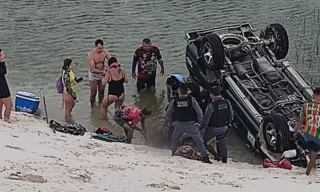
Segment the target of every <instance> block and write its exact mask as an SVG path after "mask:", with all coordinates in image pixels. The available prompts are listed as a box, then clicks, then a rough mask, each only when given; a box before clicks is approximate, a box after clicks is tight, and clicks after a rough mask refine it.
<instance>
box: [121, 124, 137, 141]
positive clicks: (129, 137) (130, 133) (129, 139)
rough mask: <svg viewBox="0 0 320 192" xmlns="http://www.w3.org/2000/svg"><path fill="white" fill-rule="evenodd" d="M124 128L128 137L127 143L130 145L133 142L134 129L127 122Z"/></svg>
mask: <svg viewBox="0 0 320 192" xmlns="http://www.w3.org/2000/svg"><path fill="white" fill-rule="evenodd" d="M122 128H123V129H124V130H125V132H126V136H127V141H128V143H129V144H130V143H131V142H132V136H133V131H134V129H132V128H131V127H130V125H129V124H128V123H127V122H126V123H124V124H123V125H122Z"/></svg>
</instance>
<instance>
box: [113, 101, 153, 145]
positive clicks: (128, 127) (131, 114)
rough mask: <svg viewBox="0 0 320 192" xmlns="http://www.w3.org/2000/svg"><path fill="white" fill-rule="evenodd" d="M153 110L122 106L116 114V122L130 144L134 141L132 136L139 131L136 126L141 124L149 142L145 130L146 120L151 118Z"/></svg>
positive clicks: (145, 137)
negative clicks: (135, 131)
mask: <svg viewBox="0 0 320 192" xmlns="http://www.w3.org/2000/svg"><path fill="white" fill-rule="evenodd" d="M151 113H152V111H151V109H150V108H148V107H146V108H144V109H142V110H140V109H139V108H138V107H135V106H121V107H119V108H117V109H116V110H115V112H114V120H115V121H116V123H117V124H119V125H120V126H121V127H122V128H123V129H124V132H125V134H126V136H127V141H128V143H131V141H132V135H133V131H134V129H137V127H136V125H137V124H138V123H139V122H141V129H142V132H141V133H142V134H143V136H144V139H145V140H146V141H147V132H146V129H145V118H146V117H148V116H150V115H151Z"/></svg>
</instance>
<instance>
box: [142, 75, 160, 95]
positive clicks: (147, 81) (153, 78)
mask: <svg viewBox="0 0 320 192" xmlns="http://www.w3.org/2000/svg"><path fill="white" fill-rule="evenodd" d="M155 85H156V76H155V75H154V76H151V77H150V78H148V79H142V78H139V77H138V79H137V90H138V92H139V91H141V90H142V89H144V88H146V87H147V88H150V87H154V86H155Z"/></svg>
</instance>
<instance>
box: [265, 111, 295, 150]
mask: <svg viewBox="0 0 320 192" xmlns="http://www.w3.org/2000/svg"><path fill="white" fill-rule="evenodd" d="M272 126H273V127H272ZM269 128H273V129H274V130H273V134H274V135H273V136H274V138H275V139H276V140H275V142H271V139H270V134H268V133H267V131H268V129H269ZM262 129H263V130H262V131H263V132H262V133H263V138H264V140H265V143H266V145H267V149H268V150H269V151H271V152H273V153H282V152H284V151H285V150H287V149H288V148H289V147H290V130H289V126H288V123H287V121H286V119H285V117H284V116H283V115H282V114H272V115H268V116H266V117H265V118H264V119H263V121H262Z"/></svg>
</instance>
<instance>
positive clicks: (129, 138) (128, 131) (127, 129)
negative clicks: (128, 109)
mask: <svg viewBox="0 0 320 192" xmlns="http://www.w3.org/2000/svg"><path fill="white" fill-rule="evenodd" d="M113 119H114V120H115V122H116V123H117V124H118V125H120V126H121V127H122V128H123V130H124V133H125V134H126V137H127V143H129V144H130V143H131V141H132V136H133V131H134V130H133V128H132V127H131V126H130V125H129V124H128V123H127V122H126V121H125V120H124V119H122V118H120V117H114V118H113Z"/></svg>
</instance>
